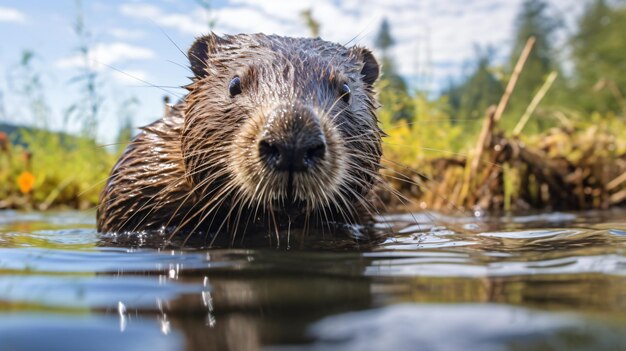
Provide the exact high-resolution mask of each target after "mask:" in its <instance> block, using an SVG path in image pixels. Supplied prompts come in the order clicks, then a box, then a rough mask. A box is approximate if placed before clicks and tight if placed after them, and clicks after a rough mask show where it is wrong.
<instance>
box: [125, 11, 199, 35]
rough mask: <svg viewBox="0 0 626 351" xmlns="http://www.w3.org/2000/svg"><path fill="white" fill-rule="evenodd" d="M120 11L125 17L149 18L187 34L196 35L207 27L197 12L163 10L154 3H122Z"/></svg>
mask: <svg viewBox="0 0 626 351" xmlns="http://www.w3.org/2000/svg"><path fill="white" fill-rule="evenodd" d="M120 12H121V13H122V14H123V15H125V16H127V17H131V18H137V19H143V20H150V21H153V22H154V23H156V24H158V25H160V26H163V27H166V28H174V29H176V30H178V31H180V32H183V33H187V34H193V35H197V34H200V33H202V32H206V31H207V28H208V27H207V26H206V24H204V23H203V22H202V20H201V18H200V16H198V14H196V15H188V14H176V13H169V12H164V11H162V10H161V9H160V8H158V7H157V6H154V5H148V4H124V5H122V6H121V7H120Z"/></svg>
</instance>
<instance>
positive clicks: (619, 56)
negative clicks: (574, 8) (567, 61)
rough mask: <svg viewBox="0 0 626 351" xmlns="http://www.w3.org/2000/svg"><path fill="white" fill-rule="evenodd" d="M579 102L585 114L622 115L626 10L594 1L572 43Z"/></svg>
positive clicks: (625, 91) (625, 87) (625, 79)
mask: <svg viewBox="0 0 626 351" xmlns="http://www.w3.org/2000/svg"><path fill="white" fill-rule="evenodd" d="M570 44H571V48H572V58H573V61H574V66H575V70H574V74H575V78H576V99H573V102H576V103H577V104H578V105H579V106H580V107H581V108H583V109H584V110H585V111H586V112H591V111H600V112H607V111H616V112H617V111H619V112H622V113H624V111H622V110H623V109H624V106H623V105H624V101H623V99H624V95H625V94H626V75H624V72H626V7H625V6H623V5H622V6H619V7H612V6H610V5H609V4H608V3H607V1H605V0H594V1H593V2H592V3H590V4H589V5H588V6H587V8H586V10H585V11H584V13H583V15H582V16H581V18H580V19H579V27H578V31H577V33H576V34H575V35H574V36H572V38H571V39H570Z"/></svg>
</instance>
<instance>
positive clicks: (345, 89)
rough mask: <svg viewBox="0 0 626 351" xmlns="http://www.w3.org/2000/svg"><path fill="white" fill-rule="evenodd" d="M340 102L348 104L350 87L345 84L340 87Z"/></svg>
mask: <svg viewBox="0 0 626 351" xmlns="http://www.w3.org/2000/svg"><path fill="white" fill-rule="evenodd" d="M341 100H343V102H345V103H346V104H349V103H350V87H349V86H348V84H346V83H344V84H343V85H342V86H341Z"/></svg>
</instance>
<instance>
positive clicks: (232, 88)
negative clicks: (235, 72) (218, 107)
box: [228, 77, 241, 97]
mask: <svg viewBox="0 0 626 351" xmlns="http://www.w3.org/2000/svg"><path fill="white" fill-rule="evenodd" d="M228 93H230V97H235V96H236V95H239V94H241V79H239V77H234V78H233V79H231V80H230V83H229V84H228Z"/></svg>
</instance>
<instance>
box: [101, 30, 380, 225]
mask: <svg viewBox="0 0 626 351" xmlns="http://www.w3.org/2000/svg"><path fill="white" fill-rule="evenodd" d="M188 59H189V63H190V68H191V71H192V72H193V77H191V80H192V82H191V83H190V84H188V85H187V86H185V88H186V90H187V91H188V93H187V94H186V95H185V96H184V97H182V98H181V99H180V101H179V102H177V103H176V104H175V105H173V106H172V107H171V108H170V109H168V110H167V111H168V112H167V115H166V116H164V117H163V118H161V119H159V120H157V121H156V122H154V123H152V124H150V125H148V126H145V127H143V128H141V129H140V133H139V134H138V135H137V136H136V137H134V139H133V140H132V141H131V142H130V143H129V145H128V146H127V148H126V149H125V151H124V152H123V154H122V155H121V157H120V158H119V160H118V162H117V163H116V164H115V166H114V167H113V169H112V171H111V173H110V177H109V178H108V181H107V183H106V186H105V187H104V190H103V191H102V194H101V196H100V203H99V206H98V210H97V227H98V231H100V232H136V231H149V230H159V231H163V230H166V231H169V232H172V233H179V232H187V233H192V232H197V231H202V232H204V233H218V232H222V231H229V232H230V233H231V234H232V235H236V233H239V232H242V231H246V230H247V229H246V228H253V227H254V228H257V229H258V228H274V229H275V230H278V229H279V228H281V227H284V226H285V225H288V226H294V227H295V226H300V227H307V228H308V227H315V226H321V225H323V223H329V222H338V223H344V224H363V223H365V222H369V221H370V220H371V214H372V213H373V211H374V208H373V205H372V200H371V192H372V189H373V187H374V186H375V185H376V183H377V182H378V181H379V179H380V178H379V169H380V160H381V156H382V148H381V137H382V136H383V132H382V131H381V129H380V128H379V125H378V118H377V116H376V110H377V108H378V103H377V101H376V98H375V90H374V86H373V85H374V83H375V81H376V80H377V78H378V75H379V65H378V63H377V61H376V59H375V58H374V56H373V54H372V52H371V51H370V50H368V49H367V48H364V47H361V46H352V47H349V48H348V47H345V46H343V45H340V44H336V43H332V42H328V41H324V40H322V39H320V38H291V37H283V36H277V35H264V34H238V35H225V36H218V35H216V34H213V33H211V34H209V35H206V36H203V37H199V38H197V39H196V40H195V42H194V43H193V45H192V46H191V48H190V49H189V51H188ZM172 235H174V234H172Z"/></svg>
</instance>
